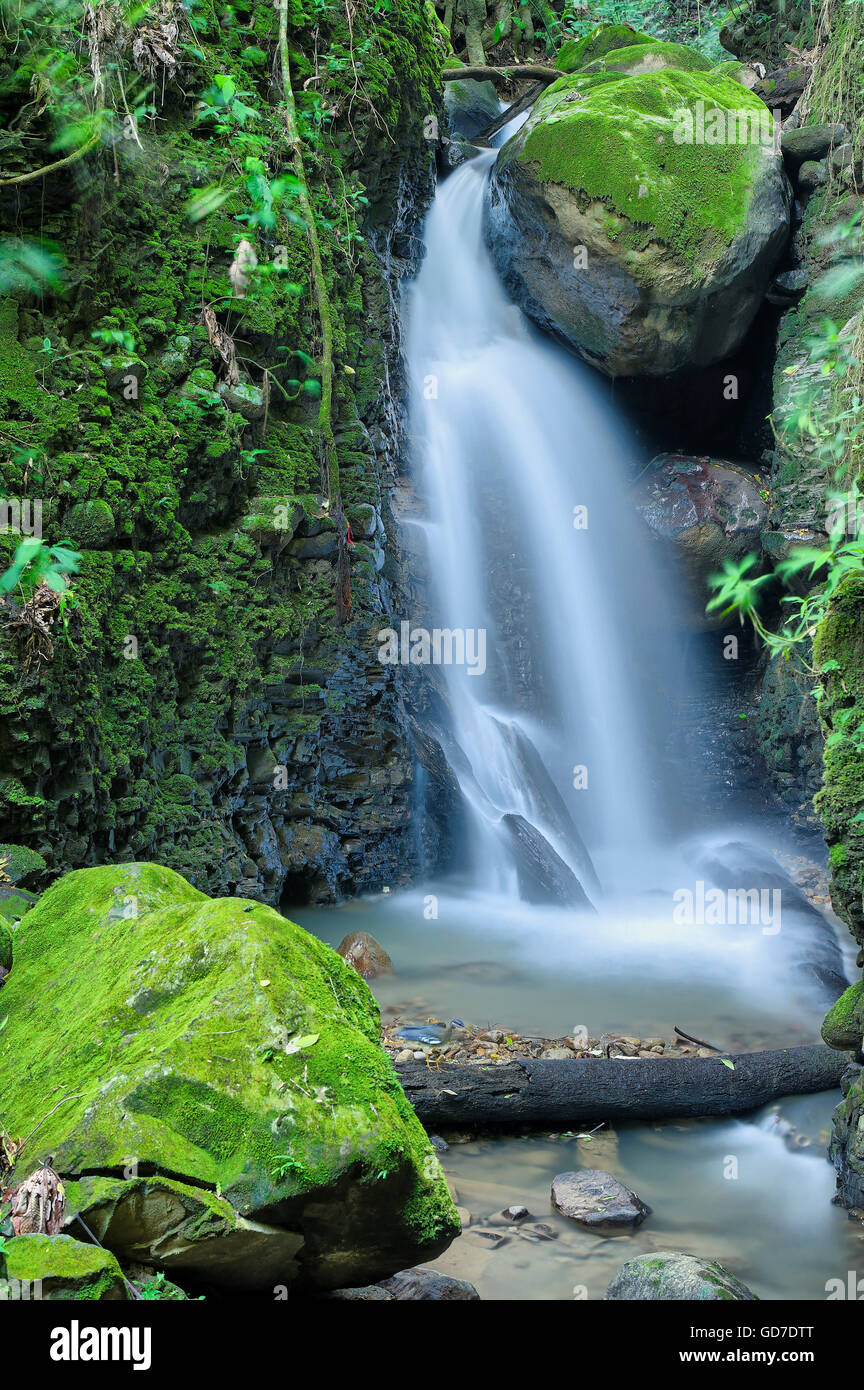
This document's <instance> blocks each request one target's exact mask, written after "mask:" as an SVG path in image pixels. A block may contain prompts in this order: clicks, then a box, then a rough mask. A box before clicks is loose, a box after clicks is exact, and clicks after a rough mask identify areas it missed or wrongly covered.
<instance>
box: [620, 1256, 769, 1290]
mask: <svg viewBox="0 0 864 1390" xmlns="http://www.w3.org/2000/svg"><path fill="white" fill-rule="evenodd" d="M606 1297H607V1299H611V1300H613V1301H630V1300H635V1301H642V1302H647V1301H650V1302H661V1303H665V1302H668V1301H670V1300H677V1299H696V1300H699V1301H700V1302H702V1301H706V1300H707V1301H709V1302H712V1303H714V1302H718V1301H723V1302H733V1301H735V1302H747V1301H754V1300H756V1295H755V1294H754V1293H751V1291H750V1290H749V1289H748V1288H747V1285H746V1284H742V1283H741V1280H740V1279H736V1278H735V1275H734V1274H730V1273H729V1271H728V1269H724V1268H723V1266H722V1265H720V1264H717V1263H715V1261H713V1260H700V1259H697V1258H696V1256H695V1255H682V1254H679V1253H678V1252H677V1251H670V1250H658V1251H657V1252H656V1253H655V1254H653V1255H637V1256H636V1258H635V1259H633V1260H628V1261H627V1263H626V1264H625V1265H622V1266H621V1268H620V1269H619V1271H618V1273H617V1274H616V1275H615V1278H614V1279H613V1280H612V1283H611V1284H610V1285H609V1287H608V1289H607V1290H606Z"/></svg>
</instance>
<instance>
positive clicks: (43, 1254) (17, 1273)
mask: <svg viewBox="0 0 864 1390" xmlns="http://www.w3.org/2000/svg"><path fill="white" fill-rule="evenodd" d="M2 1279H5V1280H9V1281H10V1283H11V1281H13V1280H15V1281H17V1283H19V1284H24V1285H27V1286H30V1287H31V1289H32V1286H33V1285H34V1284H35V1285H37V1286H38V1285H39V1284H41V1288H40V1289H39V1296H40V1297H41V1298H42V1299H44V1300H46V1301H53V1300H66V1299H68V1300H72V1301H82V1302H93V1301H98V1300H100V1299H108V1300H112V1301H118V1300H120V1299H125V1298H126V1285H125V1283H124V1281H123V1275H122V1272H121V1269H120V1266H119V1264H118V1263H117V1261H116V1259H115V1258H114V1256H113V1255H112V1254H110V1253H109V1251H107V1250H101V1249H100V1248H99V1247H98V1246H97V1245H85V1244H83V1243H82V1242H81V1241H78V1240H73V1239H72V1237H71V1236H63V1235H60V1236H45V1235H23V1236H12V1237H11V1238H10V1239H7V1240H6V1241H4V1242H3V1245H2V1248H0V1280H2ZM13 1296H14V1289H13ZM30 1296H31V1297H33V1296H34V1295H33V1293H32V1292H31V1295H30Z"/></svg>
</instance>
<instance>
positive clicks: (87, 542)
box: [65, 497, 114, 550]
mask: <svg viewBox="0 0 864 1390" xmlns="http://www.w3.org/2000/svg"><path fill="white" fill-rule="evenodd" d="M65 529H66V532H67V534H68V535H69V536H70V537H71V539H72V540H73V541H74V543H75V545H77V546H80V548H81V549H82V550H102V549H104V547H105V546H106V545H108V544H109V542H110V541H111V539H112V538H113V535H114V513H113V512H112V510H111V508H110V507H109V505H108V503H107V502H104V501H103V500H102V498H101V497H94V498H92V499H91V500H90V501H89V502H76V503H75V506H74V507H73V508H72V510H71V511H70V513H69V515H68V517H67V518H66V527H65Z"/></svg>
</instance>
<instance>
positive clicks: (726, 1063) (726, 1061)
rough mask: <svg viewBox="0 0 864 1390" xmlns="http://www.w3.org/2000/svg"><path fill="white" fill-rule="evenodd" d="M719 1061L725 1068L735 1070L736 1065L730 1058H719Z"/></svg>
mask: <svg viewBox="0 0 864 1390" xmlns="http://www.w3.org/2000/svg"><path fill="white" fill-rule="evenodd" d="M717 1060H718V1062H722V1063H723V1065H724V1067H728V1068H729V1070H730V1071H734V1070H735V1063H734V1062H730V1061H729V1058H728V1057H718V1059H717Z"/></svg>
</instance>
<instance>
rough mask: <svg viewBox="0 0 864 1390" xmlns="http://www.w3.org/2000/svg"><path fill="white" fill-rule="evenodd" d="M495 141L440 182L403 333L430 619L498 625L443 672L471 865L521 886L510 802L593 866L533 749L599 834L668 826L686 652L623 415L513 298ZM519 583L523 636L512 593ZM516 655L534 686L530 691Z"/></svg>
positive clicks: (495, 882) (628, 836)
mask: <svg viewBox="0 0 864 1390" xmlns="http://www.w3.org/2000/svg"><path fill="white" fill-rule="evenodd" d="M493 158H494V153H492V152H490V153H488V154H486V153H484V154H482V155H480V156H479V157H477V158H475V159H473V160H471V161H470V162H467V163H465V164H464V165H463V166H462V167H461V168H460V169H458V170H457V171H456V172H455V173H453V174H452V175H451V176H450V177H449V178H447V180H446V181H445V182H444V183H443V185H442V186H441V188H440V189H439V192H438V195H437V197H436V200H435V203H434V206H433V208H432V210H431V213H430V215H429V219H428V222H427V226H426V233H425V243H426V248H427V253H426V257H425V260H424V262H423V265H422V268H421V270H420V274H419V276H418V278H417V280H416V282H415V283H414V285H413V286H412V288H411V291H410V296H409V304H408V343H407V348H408V362H409V367H410V376H411V384H412V407H411V426H412V434H413V438H414V445H415V450H416V455H417V460H418V466H419V469H420V472H421V486H422V490H423V492H424V495H425V497H426V498H427V499H428V503H429V512H430V521H429V524H428V539H429V552H430V556H431V574H432V583H433V611H434V615H435V621H436V623H437V624H438V625H440V626H441V627H442V628H450V629H465V630H468V631H472V630H477V629H482V630H485V632H486V634H487V660H488V667H487V670H486V672H485V674H483V675H480V674H476V673H475V674H469V672H468V670H467V669H466V667H465V666H457V665H455V664H454V665H450V666H445V667H444V677H445V679H446V684H447V691H448V698H449V705H450V710H451V717H452V727H451V731H450V732H451V734H452V738H453V740H454V743H455V745H456V746H457V750H458V751H457V752H456V753H455V755H452V756H451V757H450V761H451V764H452V765H453V768H454V771H455V773H456V775H457V777H458V779H459V782H460V785H461V789H462V792H463V794H464V797H465V799H466V803H467V805H468V806H469V807H470V808H471V811H472V813H473V821H474V833H475V841H476V843H475V865H476V868H475V878H476V881H477V884H478V886H483V887H487V888H496V887H497V888H498V889H499V890H500V889H502V888H504V889H511V888H512V885H513V870H512V867H510V865H511V862H512V861H511V857H510V852H509V842H508V837H507V835H506V834H504V833H502V816H504V815H507V814H508V813H510V814H514V815H519V816H522V817H523V818H524V819H525V820H527V821H528V822H529V823H530V825H532V826H534V827H535V828H536V829H537V830H539V831H540V833H541V834H542V835H543V837H544V838H545V839H546V840H547V841H548V842H549V843H550V844H552V845H553V847H554V848H555V849H556V851H557V853H558V854H559V855H560V856H561V857H562V858H563V859H564V860H565V862H566V863H567V864H569V866H570V867H571V868H572V869H573V870H574V872H575V873H576V875H577V877H579V878H580V880H582V881H583V883H584V880H585V862H584V857H583V856H581V855H580V853H579V850H578V845H576V844H574V843H573V840H574V838H578V837H568V836H567V831H566V826H565V827H564V828H562V825H561V819H560V817H557V818H556V817H555V816H553V815H550V813H549V805H548V798H547V797H546V796H544V795H542V794H538V787H537V785H536V778H532V777H531V776H530V775H529V772H528V770H527V769H526V757H530V758H534V749H536V750H537V752H539V754H540V757H541V758H542V764H543V766H545V770H546V772H547V773H548V775H549V778H550V779H551V782H552V783H553V784H554V786H555V787H556V788H557V789H558V792H559V793H561V795H562V796H563V798H564V801H565V803H566V806H567V807H568V809H569V812H570V815H571V816H572V817H573V820H574V821H575V824H576V825H577V826H578V828H579V831H580V832H581V835H582V837H583V838H584V839H585V841H586V842H587V843H588V845H589V847H590V848H591V849H592V851H593V850H594V849H596V848H598V847H600V848H602V847H607V848H608V847H609V846H613V847H619V848H623V847H625V846H626V847H627V854H628V855H632V852H633V848H634V846H639V845H644V844H646V843H648V842H650V841H651V840H652V839H653V838H654V837H655V836H656V835H657V834H658V832H659V831H660V829H661V826H660V821H659V807H658V799H657V790H658V783H659V775H658V767H659V755H661V754H662V751H663V745H664V743H665V742H666V738H667V734H668V722H667V720H668V711H666V712H665V715H664V710H663V707H662V706H663V702H662V699H660V698H658V692H659V690H660V689H661V688H662V685H663V677H664V675H665V677H666V678H667V679H668V677H669V675H670V668H671V667H672V665H674V662H675V652H674V646H673V644H672V643H671V641H670V638H669V635H668V628H667V629H666V631H665V632H664V629H663V626H662V621H663V619H662V618H661V617H660V615H666V622H667V623H668V614H669V611H670V608H672V607H673V603H672V598H671V596H670V594H669V593H664V592H663V587H662V585H661V583H660V580H659V578H658V573H657V570H656V562H655V560H654V557H653V556H652V554H651V547H650V542H649V541H648V540H647V539H646V537H645V536H644V535H643V533H642V530H641V523H640V522H639V520H638V518H637V517H636V515H635V513H634V511H633V509H632V508H631V506H630V505H629V503H628V500H627V492H628V485H629V476H628V467H627V466H628V463H630V462H631V461H632V456H633V448H632V445H631V444H630V441H629V440H628V438H627V435H626V432H625V431H624V429H623V428H622V425H621V423H620V422H619V421H618V420H617V419H616V418H615V417H614V415H613V412H612V408H611V406H610V405H609V404H608V402H607V401H606V400H605V399H604V398H603V396H602V394H601V389H600V387H599V386H598V384H597V383H596V382H595V381H594V380H592V377H591V372H590V369H589V368H587V367H585V366H583V365H582V364H580V363H578V362H576V361H575V360H574V359H572V358H571V357H570V356H569V355H568V354H567V353H565V352H564V351H563V349H560V348H559V347H557V346H556V345H554V344H552V343H550V342H548V341H546V340H545V339H544V338H543V337H542V336H541V335H540V334H539V333H538V332H537V331H536V330H534V329H533V327H531V326H530V325H529V324H528V322H527V320H525V318H524V317H523V315H522V314H521V312H520V311H519V309H517V308H516V307H515V306H514V305H513V304H512V303H511V302H510V301H509V300H508V298H507V295H506V293H505V292H504V290H503V288H502V286H501V284H500V282H499V279H498V276H497V274H496V272H495V269H494V267H493V265H492V262H491V258H490V256H489V254H488V252H487V250H486V247H485V245H484V241H483V233H482V217H483V200H484V193H485V185H486V181H487V178H488V173H489V167H490V164H491V162H492V160H493ZM520 600H521V601H522V603H523V608H522V612H521V616H518V615H517V618H516V620H515V624H514V625H515V627H516V641H515V642H514V640H513V633H504V632H503V631H502V616H501V615H502V607H503V604H504V603H508V604H509V605H510V610H511V612H512V611H513V609H514V608H517V609H518V607H519V604H520ZM520 624H521V626H520ZM520 645H521V646H522V647H523V648H527V652H526V651H525V650H523V651H522V654H521V657H520V656H519V654H518V652H519V648H520ZM520 661H521V662H522V664H523V665H524V664H525V662H527V663H528V665H529V669H530V671H531V673H532V676H533V677H534V678H535V679H534V680H533V681H532V682H531V684H532V685H534V686H536V688H537V690H539V691H540V694H539V696H537V698H535V699H534V701H533V707H532V696H531V694H528V696H527V698H526V691H525V690H524V688H520V676H519V663H520ZM524 684H525V682H524V681H523V682H521V687H524ZM672 684H673V686H674V680H673V682H672ZM526 705H527V708H526ZM448 751H449V750H448ZM534 766H535V767H536V766H537V762H536V758H534ZM577 768H579V769H584V770H585V771H584V772H581V771H580V772H578V773H576V776H575V777H574V770H575V769H577ZM586 780H587V787H586V786H584V785H581V786H580V787H579V789H578V790H577V789H576V788H575V787H574V782H579V783H584V782H585V781H586ZM556 800H557V798H556ZM568 838H569V842H568ZM586 886H587V885H586Z"/></svg>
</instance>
